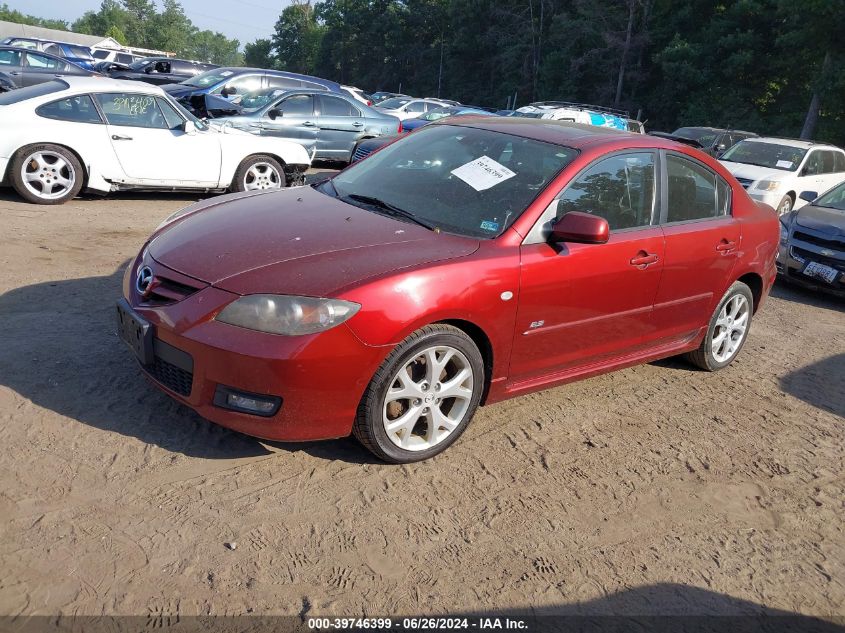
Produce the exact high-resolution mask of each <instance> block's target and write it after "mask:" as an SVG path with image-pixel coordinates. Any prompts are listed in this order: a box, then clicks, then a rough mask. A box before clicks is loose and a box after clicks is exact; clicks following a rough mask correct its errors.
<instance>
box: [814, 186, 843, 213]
mask: <svg viewBox="0 0 845 633" xmlns="http://www.w3.org/2000/svg"><path fill="white" fill-rule="evenodd" d="M813 206H815V207H827V208H828V209H837V210H839V211H843V212H845V183H842V184H841V185H839V186H838V187H834V188H833V189H831V190H830V191H828V192H827V193H826V194H824V195H823V196H821V197H820V198H819V199H818V200H816V201H815V202H813Z"/></svg>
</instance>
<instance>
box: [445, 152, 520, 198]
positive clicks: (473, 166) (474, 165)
mask: <svg viewBox="0 0 845 633" xmlns="http://www.w3.org/2000/svg"><path fill="white" fill-rule="evenodd" d="M452 173H453V174H454V175H455V176H457V177H458V178H460V179H461V180H463V181H464V182H465V183H466V184H468V185H469V186H470V187H472V188H473V189H475V190H476V191H484V190H485V189H490V187H495V186H496V185H498V184H499V183H500V182H504V181H506V180H507V179H508V178H513V177H514V176H516V173H515V172H512V171H511V170H510V169H508V168H507V167H505V166H504V165H502V164H501V163H497V162H496V161H495V160H493V159H492V158H490V157H489V156H481V157H480V158H476V159H475V160H473V161H470V162H468V163H466V164H464V165H461V166H460V167H458V168H457V169H453V170H452Z"/></svg>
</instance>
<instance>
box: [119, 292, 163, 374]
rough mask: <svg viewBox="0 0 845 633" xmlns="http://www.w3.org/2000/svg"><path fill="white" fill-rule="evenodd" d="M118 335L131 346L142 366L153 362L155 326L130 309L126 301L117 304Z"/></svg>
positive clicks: (122, 300)
mask: <svg viewBox="0 0 845 633" xmlns="http://www.w3.org/2000/svg"><path fill="white" fill-rule="evenodd" d="M117 335H118V336H119V337H120V340H121V341H123V342H124V343H126V344H127V345H128V346H129V349H131V350H132V352H133V353H134V354H135V356H136V357H137V358H138V360H139V361H141V364H142V365H150V364H152V362H153V358H154V356H153V326H152V324H151V323H150V322H149V321H147V320H146V319H144V318H142V317H141V316H139V315H138V314H136V313H135V311H134V310H133V309H132V308H130V307H129V304H128V303H127V302H126V299H121V300H120V301H118V302H117Z"/></svg>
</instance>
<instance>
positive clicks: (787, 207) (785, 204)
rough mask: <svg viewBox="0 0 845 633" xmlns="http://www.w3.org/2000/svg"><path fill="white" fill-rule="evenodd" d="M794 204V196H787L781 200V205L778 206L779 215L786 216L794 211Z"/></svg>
mask: <svg viewBox="0 0 845 633" xmlns="http://www.w3.org/2000/svg"><path fill="white" fill-rule="evenodd" d="M793 204H794V202H793V201H792V196H790V195H788V194H787V195H785V196H784V197H783V200H781V201H780V204H779V205H778V215H786V214H787V213H789V212H790V211H792V205H793Z"/></svg>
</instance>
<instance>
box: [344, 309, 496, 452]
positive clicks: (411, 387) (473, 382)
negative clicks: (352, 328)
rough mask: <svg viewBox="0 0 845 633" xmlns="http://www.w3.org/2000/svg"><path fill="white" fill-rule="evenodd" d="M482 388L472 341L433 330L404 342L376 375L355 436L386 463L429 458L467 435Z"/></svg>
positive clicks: (445, 329) (446, 329)
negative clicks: (465, 432)
mask: <svg viewBox="0 0 845 633" xmlns="http://www.w3.org/2000/svg"><path fill="white" fill-rule="evenodd" d="M483 387H484V364H483V361H482V358H481V353H480V352H479V351H478V348H477V347H476V345H475V343H474V342H473V341H472V339H471V338H469V336H467V335H466V334H465V333H464V332H463V331H461V330H459V329H457V328H455V327H452V326H449V325H440V324H438V325H429V326H427V327H424V328H422V329H421V330H419V331H417V332H415V333H414V334H412V335H411V336H409V337H408V338H407V339H405V340H404V341H403V342H402V343H400V344H399V345H398V346H397V347H396V348H395V349H394V350H393V352H391V354H390V355H389V356H388V357H387V359H386V360H385V361H384V363H383V364H382V366H381V368H380V369H379V370H378V372H376V375H375V376H374V377H373V380H372V381H371V382H370V385H369V387H368V388H367V391H366V393H365V394H364V397H363V399H362V401H361V405H360V406H359V408H358V416H357V418H356V421H355V426H354V428H353V431H354V433H355V436H356V437H357V438H358V439H359V440H360V441H361V443H362V444H364V446H366V447H367V448H368V449H370V450H371V451H372V452H373V453H375V454H376V455H377V456H378V457H380V458H381V459H384V460H385V461H389V462H394V463H408V462H415V461H420V460H423V459H428V458H429V457H433V456H434V455H437V454H438V453H441V452H443V451H444V450H446V448H448V447H449V446H450V445H451V444H452V443H453V442H455V441H456V440H457V439H458V437H459V436H460V434H461V433H463V431H464V429H465V428H466V427H467V425H468V424H469V421H470V420H471V419H472V416H473V414H474V413H475V410H476V408H477V407H478V403H479V401H480V400H481V393H482V391H483Z"/></svg>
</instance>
